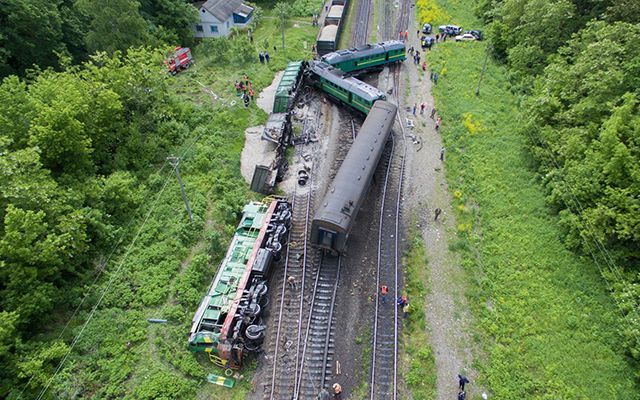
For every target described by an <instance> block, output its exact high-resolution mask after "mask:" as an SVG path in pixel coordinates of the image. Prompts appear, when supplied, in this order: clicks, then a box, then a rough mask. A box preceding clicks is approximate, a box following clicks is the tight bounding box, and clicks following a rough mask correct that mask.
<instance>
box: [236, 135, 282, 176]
mask: <svg viewBox="0 0 640 400" xmlns="http://www.w3.org/2000/svg"><path fill="white" fill-rule="evenodd" d="M263 129H264V126H263V125H258V126H252V127H249V128H247V130H245V131H244V136H245V140H244V147H243V148H242V154H240V172H241V173H242V177H243V178H244V180H245V181H246V182H247V183H251V179H252V178H253V171H254V169H255V167H256V165H264V166H267V167H268V166H271V164H273V162H274V161H275V159H276V152H275V150H276V144H275V143H272V142H269V141H268V140H262V139H261V137H262V130H263Z"/></svg>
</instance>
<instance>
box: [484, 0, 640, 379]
mask: <svg viewBox="0 0 640 400" xmlns="http://www.w3.org/2000/svg"><path fill="white" fill-rule="evenodd" d="M477 11H478V13H479V14H480V15H481V16H482V17H483V18H484V19H485V20H486V21H488V22H489V31H490V33H491V47H490V48H491V49H493V51H492V53H493V54H494V55H495V56H496V57H497V58H498V59H499V60H500V61H504V62H506V63H507V64H508V66H509V72H510V73H511V75H512V83H513V84H514V85H515V86H516V87H518V88H520V89H521V90H522V92H523V96H524V98H523V101H522V104H523V106H524V109H525V111H524V115H525V116H526V118H525V119H524V126H523V127H522V128H521V131H522V133H523V134H524V135H525V137H526V138H527V140H528V142H529V146H530V147H531V151H532V154H533V156H534V159H535V162H536V167H537V169H538V171H539V172H540V174H541V176H543V177H544V178H543V184H544V186H545V188H546V190H547V194H548V196H547V201H548V202H549V203H550V205H551V206H552V207H553V208H554V211H557V212H558V213H559V216H560V224H561V227H562V236H563V237H564V240H565V243H566V245H567V246H568V247H569V248H571V249H573V250H576V251H577V252H578V253H580V254H583V255H586V256H589V257H593V258H595V259H596V262H597V263H598V264H599V265H600V266H601V267H602V268H603V271H604V274H605V276H606V278H607V279H608V280H609V282H610V286H611V287H612V288H613V290H614V296H615V298H616V301H617V302H618V303H619V304H620V307H621V308H622V309H623V312H624V313H625V315H626V319H627V322H626V323H625V324H623V328H622V331H623V333H624V335H625V337H626V341H627V347H628V350H627V352H628V354H629V355H631V356H632V357H634V358H635V359H636V360H637V361H638V362H639V364H640V314H639V311H638V310H640V306H639V305H640V289H639V288H640V286H639V285H638V283H639V282H640V268H638V261H640V212H639V211H640V169H639V167H638V166H639V165H640V139H638V138H639V137H640V130H639V129H640V128H639V126H640V109H639V107H638V101H639V99H640V79H639V78H638V77H639V76H640V43H638V41H637V40H635V38H637V37H639V36H640V5H639V3H638V2H634V1H609V0H605V1H600V0H598V1H591V0H589V1H585V2H575V1H569V0H562V1H546V0H535V1H515V0H513V1H512V0H509V1H504V2H502V3H501V4H495V3H491V4H489V2H483V3H482V5H481V7H480V8H479V9H478V10H477ZM549 31H553V32H554V34H552V35H549ZM637 376H638V378H640V372H638V373H637Z"/></svg>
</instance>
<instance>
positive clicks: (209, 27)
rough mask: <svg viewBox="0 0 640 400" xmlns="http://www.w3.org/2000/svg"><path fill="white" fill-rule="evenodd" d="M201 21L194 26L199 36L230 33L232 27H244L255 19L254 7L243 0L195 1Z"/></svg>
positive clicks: (196, 34)
mask: <svg viewBox="0 0 640 400" xmlns="http://www.w3.org/2000/svg"><path fill="white" fill-rule="evenodd" d="M193 5H194V7H196V8H197V9H198V15H200V22H198V23H197V24H195V26H194V27H193V30H194V34H193V36H195V37H198V38H208V37H221V36H227V35H229V32H231V28H233V27H236V28H244V27H246V26H247V25H249V23H250V22H251V20H252V19H253V8H252V7H249V6H248V5H246V4H244V2H243V0H207V1H199V2H196V3H193Z"/></svg>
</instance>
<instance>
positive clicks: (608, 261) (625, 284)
mask: <svg viewBox="0 0 640 400" xmlns="http://www.w3.org/2000/svg"><path fill="white" fill-rule="evenodd" d="M525 131H526V133H527V135H528V136H529V138H530V139H531V142H532V143H538V144H540V146H541V147H542V148H543V150H544V151H545V152H546V153H547V154H548V155H549V156H550V159H551V160H553V164H554V165H555V167H556V169H558V170H559V171H560V170H561V168H560V165H559V163H558V161H557V159H556V157H555V155H554V154H553V151H551V149H550V148H549V147H548V146H547V145H546V144H545V143H544V142H543V141H542V140H535V138H534V137H533V135H532V134H531V133H529V131H527V130H526V129H525ZM543 162H544V161H543ZM545 164H546V163H545ZM549 166H550V165H548V164H547V167H549ZM560 180H561V181H562V182H563V183H564V184H565V185H566V186H567V187H568V188H569V190H568V191H567V193H568V194H569V195H570V196H571V198H572V199H573V202H574V206H575V205H577V208H579V209H580V210H574V209H573V208H572V207H571V206H570V205H569V203H568V202H567V200H565V198H564V196H561V199H562V202H563V203H564V205H565V206H566V207H567V208H568V209H569V210H571V212H573V213H574V214H576V215H577V216H579V218H580V221H581V222H582V223H584V224H585V227H586V229H585V232H588V233H589V234H590V235H591V237H592V238H593V241H594V244H595V247H596V248H597V249H598V250H599V251H600V253H601V255H602V256H603V258H604V260H605V263H606V264H607V267H608V269H609V270H610V271H611V272H612V274H613V276H612V279H614V280H618V281H619V282H620V283H621V284H622V286H623V287H624V289H625V290H627V291H629V292H631V288H630V287H629V282H627V281H626V280H625V279H624V277H623V276H622V273H621V272H620V270H619V267H618V266H617V265H616V264H615V262H614V261H613V258H612V257H611V256H610V254H609V252H608V250H607V249H606V247H605V246H604V244H603V243H602V242H600V240H599V239H598V237H597V235H596V234H595V233H593V227H592V226H591V224H590V223H589V222H588V221H587V220H586V219H584V218H582V214H581V213H578V212H576V211H581V212H582V213H584V208H583V206H582V204H581V203H580V200H579V199H578V198H577V197H576V195H575V193H574V192H573V191H574V188H573V186H572V185H571V184H570V183H569V182H567V181H565V180H564V179H562V178H560ZM580 237H581V238H582V240H583V243H584V244H585V246H586V247H587V251H588V253H589V254H590V255H591V258H592V259H593V261H594V262H595V264H596V266H597V268H598V271H600V275H601V276H602V277H603V279H604V281H605V284H606V285H607V287H608V289H609V290H610V291H611V292H613V288H612V286H611V283H610V282H609V280H608V278H607V277H606V275H605V274H604V272H603V268H602V266H601V265H600V263H599V262H598V258H597V257H596V255H595V252H594V251H593V249H592V247H591V246H590V245H589V243H588V241H587V238H586V237H584V236H583V235H580ZM612 297H613V300H614V302H615V303H616V305H617V306H618V308H619V309H620V312H621V313H622V317H623V319H624V320H625V322H626V323H627V325H628V326H629V328H630V332H631V334H632V335H633V336H634V337H635V339H636V340H637V341H638V343H640V335H638V333H636V332H635V330H634V326H633V324H632V322H631V321H629V318H628V315H629V314H631V311H630V312H629V313H625V310H624V308H623V307H622V305H621V304H620V302H619V301H618V299H617V298H616V297H615V295H612ZM630 300H631V302H632V304H633V307H631V309H632V310H634V311H635V318H636V319H637V320H638V321H640V314H638V303H637V302H636V301H635V300H634V299H633V297H631V298H630Z"/></svg>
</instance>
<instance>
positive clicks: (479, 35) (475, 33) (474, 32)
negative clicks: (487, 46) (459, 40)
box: [464, 29, 483, 40]
mask: <svg viewBox="0 0 640 400" xmlns="http://www.w3.org/2000/svg"><path fill="white" fill-rule="evenodd" d="M464 33H470V34H472V35H473V36H475V38H476V40H482V38H483V35H482V31H478V30H475V29H473V30H470V31H464Z"/></svg>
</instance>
